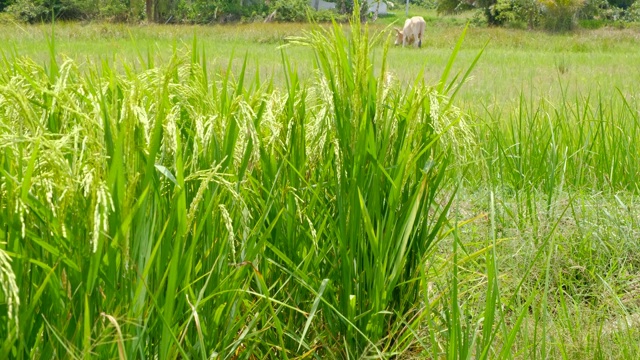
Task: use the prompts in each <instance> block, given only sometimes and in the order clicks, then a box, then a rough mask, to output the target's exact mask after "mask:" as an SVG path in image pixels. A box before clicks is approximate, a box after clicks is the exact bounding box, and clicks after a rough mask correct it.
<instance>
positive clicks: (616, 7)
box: [427, 0, 640, 31]
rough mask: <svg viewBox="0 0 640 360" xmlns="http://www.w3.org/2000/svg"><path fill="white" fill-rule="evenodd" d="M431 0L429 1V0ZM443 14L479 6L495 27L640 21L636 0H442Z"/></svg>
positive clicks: (565, 27) (567, 27)
mask: <svg viewBox="0 0 640 360" xmlns="http://www.w3.org/2000/svg"><path fill="white" fill-rule="evenodd" d="M427 1H428V0H427ZM436 8H437V9H438V11H439V12H441V13H455V12H460V11H465V10H471V9H476V10H478V14H479V15H480V16H479V18H480V20H479V21H483V22H486V23H487V24H488V25H492V26H504V25H507V26H515V27H523V28H524V27H526V28H529V29H533V28H539V27H540V28H544V29H546V30H551V31H567V30H572V29H573V28H575V27H576V26H577V25H578V24H580V25H581V26H582V27H599V26H602V25H603V24H619V25H620V26H623V25H624V24H625V23H629V22H639V21H640V1H636V0H438V2H437V4H436Z"/></svg>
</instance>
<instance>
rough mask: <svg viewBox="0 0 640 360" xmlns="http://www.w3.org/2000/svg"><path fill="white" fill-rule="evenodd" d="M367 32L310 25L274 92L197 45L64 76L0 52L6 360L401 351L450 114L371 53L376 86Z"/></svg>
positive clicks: (66, 65) (442, 223)
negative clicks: (299, 54)
mask: <svg viewBox="0 0 640 360" xmlns="http://www.w3.org/2000/svg"><path fill="white" fill-rule="evenodd" d="M355 19H357V15H356V18H355ZM368 34H369V32H368V31H367V29H366V28H365V29H361V28H360V24H359V22H357V21H355V22H353V23H352V28H351V36H347V35H345V33H344V32H343V30H342V29H341V28H340V27H339V26H338V25H334V27H333V28H332V29H330V30H327V31H324V30H317V31H313V32H310V33H308V34H307V36H306V37H305V38H303V39H299V40H300V41H302V42H304V43H305V44H306V45H309V46H311V47H312V48H313V49H314V52H315V54H316V59H317V73H316V77H315V79H314V80H313V81H310V82H308V83H302V82H301V81H300V80H299V77H298V74H297V71H296V70H295V68H293V67H292V66H291V65H290V64H289V61H288V59H287V56H286V53H285V52H284V51H283V60H282V64H283V69H282V71H283V73H284V74H285V77H286V87H285V88H284V89H278V88H275V87H274V86H273V85H272V81H271V80H268V79H267V80H266V81H265V80H263V79H262V78H260V76H259V75H256V76H255V78H252V79H249V78H245V74H246V70H245V69H246V61H245V63H244V64H245V65H244V66H243V68H242V70H241V71H239V72H238V73H235V74H234V73H232V72H231V66H229V67H228V68H227V69H226V70H221V71H219V72H217V73H216V74H215V76H214V77H210V75H209V74H210V73H209V71H208V69H207V68H206V64H207V62H206V55H205V54H204V52H202V51H200V50H199V45H198V43H197V41H196V39H194V41H193V46H192V49H191V51H190V52H188V53H185V54H184V55H183V54H181V53H180V52H177V51H176V52H174V55H173V57H172V58H171V59H170V60H169V61H168V62H167V63H166V64H162V65H157V66H155V65H154V64H153V62H152V60H151V57H149V58H148V59H144V58H143V57H141V58H140V64H139V65H138V66H139V67H142V68H143V69H145V70H143V71H140V72H134V71H131V70H130V67H129V66H127V65H125V71H124V72H118V71H116V70H115V66H114V64H112V63H109V62H106V61H105V62H103V63H102V64H99V65H98V64H97V65H95V67H94V68H93V69H90V70H88V71H80V70H79V69H78V67H77V64H76V63H75V62H74V61H72V60H64V61H62V62H59V61H57V60H56V54H55V43H54V42H53V41H52V42H51V44H50V47H51V61H50V63H49V64H48V66H46V67H43V66H41V65H38V64H36V63H34V62H33V61H31V60H29V59H28V58H18V57H13V58H6V57H5V58H4V59H3V63H2V65H1V67H2V72H1V73H0V104H2V107H1V109H2V110H1V111H2V113H1V114H0V116H1V117H2V122H1V126H2V130H1V132H0V133H1V137H0V149H1V152H0V154H1V155H0V168H1V169H2V172H1V174H2V175H1V176H2V177H1V178H2V188H1V192H2V193H1V194H2V196H1V197H0V216H1V217H2V219H3V222H2V223H3V226H2V232H1V233H0V234H1V235H2V237H1V238H0V239H1V240H2V248H1V249H2V250H1V252H0V255H1V257H0V259H1V260H2V262H1V264H2V268H1V269H2V276H3V277H2V280H3V281H2V285H3V293H4V294H5V295H4V296H5V301H4V303H5V304H7V306H6V307H7V310H8V311H5V312H3V315H2V316H3V318H5V320H6V321H3V323H2V325H0V326H1V327H0V328H1V329H2V332H3V333H4V334H6V336H5V337H3V340H2V347H1V348H0V354H1V357H3V358H6V357H11V358H33V357H36V358H52V357H56V356H64V357H71V358H90V357H95V356H98V357H106V358H113V357H117V358H121V359H122V358H155V357H159V358H162V359H165V358H203V359H209V358H215V357H224V358H235V357H242V358H252V357H260V358H262V357H279V358H289V357H296V356H300V355H305V354H315V356H316V357H349V358H350V357H361V356H365V355H367V354H369V355H374V356H382V357H387V356H393V355H394V354H401V353H403V352H406V351H408V349H410V348H412V347H413V346H415V344H416V341H417V340H418V339H419V338H420V335H419V333H420V330H419V327H420V324H421V320H422V319H424V318H425V316H426V317H428V316H429V314H427V313H425V312H424V309H423V308H422V307H421V306H420V305H419V300H420V299H421V297H422V295H421V291H422V290H421V289H422V288H421V285H422V283H423V282H422V281H420V273H421V272H424V269H423V264H424V261H425V259H426V258H428V257H430V256H432V255H430V254H432V253H433V251H434V249H435V247H434V245H435V244H436V243H437V242H438V241H439V240H441V239H442V238H443V236H444V235H445V231H444V230H446V228H447V226H448V221H449V220H448V217H447V214H448V209H449V206H450V204H451V201H452V199H453V195H454V193H453V192H451V191H447V192H443V189H445V188H446V187H445V186H444V185H445V184H446V183H447V181H448V180H447V179H448V176H447V173H446V168H447V164H448V163H449V161H450V158H451V156H450V155H449V152H448V151H447V147H446V146H443V145H440V144H439V139H440V137H441V135H442V133H443V132H445V131H446V130H447V128H449V127H451V126H453V125H454V124H455V122H456V121H457V118H453V117H451V116H450V115H449V114H457V113H458V112H457V111H456V109H455V108H453V107H451V106H450V104H449V103H447V102H446V99H447V98H446V96H445V94H444V93H443V92H442V91H439V90H438V87H429V86H426V85H424V84H422V83H421V82H419V81H418V82H416V84H415V85H416V86H413V87H409V88H400V87H398V86H397V85H396V84H394V83H391V82H389V81H388V77H387V72H386V67H385V59H386V54H387V51H388V48H387V47H386V45H385V47H384V48H383V50H382V55H381V64H382V67H381V70H380V73H379V74H378V75H376V74H374V66H373V59H372V54H373V50H372V46H373V44H374V43H375V42H376V41H378V40H379V39H378V37H374V38H370V37H369V35H368ZM378 36H379V35H378ZM386 43H387V44H388V41H387V42H386ZM443 80H446V76H445V77H443ZM440 89H442V87H440ZM440 104H442V107H440ZM439 109H442V111H441V110H439Z"/></svg>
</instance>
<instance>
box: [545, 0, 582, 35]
mask: <svg viewBox="0 0 640 360" xmlns="http://www.w3.org/2000/svg"><path fill="white" fill-rule="evenodd" d="M540 3H541V4H542V13H543V15H542V25H543V27H544V28H545V30H548V31H551V32H566V31H571V30H573V29H575V28H576V25H577V23H578V22H577V14H578V10H579V9H580V7H581V6H582V5H584V0H542V1H541V2H540Z"/></svg>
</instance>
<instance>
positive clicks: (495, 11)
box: [0, 0, 640, 31]
mask: <svg viewBox="0 0 640 360" xmlns="http://www.w3.org/2000/svg"><path fill="white" fill-rule="evenodd" d="M330 1H334V2H336V3H337V4H336V5H337V6H336V9H337V10H336V11H330V10H324V11H311V12H308V10H309V8H310V4H311V1H310V0H0V12H1V13H0V20H2V18H4V19H7V18H11V19H15V20H17V21H23V22H30V23H34V22H42V21H50V20H51V19H53V18H55V19H56V20H81V21H88V20H102V21H104V20H106V21H113V22H130V23H138V22H145V21H146V22H155V23H190V24H209V23H226V22H237V21H251V22H254V21H264V20H266V19H267V18H269V20H273V21H306V20H307V17H308V14H311V15H312V16H313V17H314V20H316V21H329V20H331V19H332V18H335V19H337V20H338V21H340V20H344V19H346V16H347V15H346V14H348V13H350V12H351V11H352V9H353V0H330ZM380 1H384V2H386V3H387V4H388V6H389V8H390V11H392V12H393V11H395V12H396V15H397V16H399V17H402V16H404V2H403V1H402V0H388V1H385V0H380ZM363 2H364V1H363ZM394 3H395V4H394ZM411 3H412V4H413V5H414V6H415V7H419V8H424V9H436V10H437V12H438V13H440V14H450V13H459V12H463V11H475V12H476V16H475V18H474V20H475V21H476V22H477V23H480V24H488V25H490V26H511V27H521V28H529V29H533V28H544V29H546V30H551V31H567V30H572V29H574V28H575V27H577V26H578V24H580V25H581V26H582V27H598V26H602V25H603V24H618V25H620V26H624V24H626V23H630V22H640V1H636V0H411ZM366 6H367V4H364V6H363V7H365V8H366ZM415 7H414V8H413V9H415ZM362 10H366V9H364V8H363V9H362ZM362 13H366V11H362ZM270 15H271V17H270Z"/></svg>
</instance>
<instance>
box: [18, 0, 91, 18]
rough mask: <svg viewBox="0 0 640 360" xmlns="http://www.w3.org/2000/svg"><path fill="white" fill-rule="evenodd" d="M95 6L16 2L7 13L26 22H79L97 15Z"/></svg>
mask: <svg viewBox="0 0 640 360" xmlns="http://www.w3.org/2000/svg"><path fill="white" fill-rule="evenodd" d="M95 9H96V6H95V4H93V3H91V2H87V1H81V0H16V2H14V3H13V4H11V5H9V6H8V7H7V9H6V11H8V12H10V13H12V14H13V15H14V16H15V17H16V19H18V20H20V21H24V22H29V23H33V22H39V21H48V20H51V18H52V16H54V17H55V18H56V19H58V20H79V19H86V18H88V17H92V16H95V15H96V10H95Z"/></svg>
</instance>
